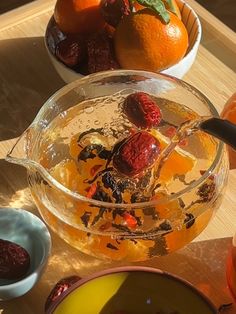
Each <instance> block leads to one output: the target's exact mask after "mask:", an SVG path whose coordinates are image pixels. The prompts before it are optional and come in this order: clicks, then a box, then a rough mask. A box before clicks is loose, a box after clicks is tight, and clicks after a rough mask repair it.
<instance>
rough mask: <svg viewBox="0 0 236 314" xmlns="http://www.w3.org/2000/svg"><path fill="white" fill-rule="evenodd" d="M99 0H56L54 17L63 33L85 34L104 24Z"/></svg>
mask: <svg viewBox="0 0 236 314" xmlns="http://www.w3.org/2000/svg"><path fill="white" fill-rule="evenodd" d="M100 2H101V0H57V2H56V5H55V9H54V18H55V21H56V23H57V24H58V26H59V28H60V30H61V31H63V32H65V33H77V34H83V33H85V34H87V33H92V32H94V31H97V30H99V29H100V28H102V26H103V25H104V20H103V18H102V15H101V12H100V7H99V5H100Z"/></svg>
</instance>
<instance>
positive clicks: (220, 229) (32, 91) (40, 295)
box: [0, 0, 236, 314]
mask: <svg viewBox="0 0 236 314" xmlns="http://www.w3.org/2000/svg"><path fill="white" fill-rule="evenodd" d="M187 2H188V3H189V4H190V5H191V6H192V7H193V8H194V9H195V10H196V12H197V13H198V15H199V17H200V19H201V22H202V26H203V40H202V43H201V46H200V49H199V53H198V56H197V59H196V62H195V63H194V65H193V67H192V68H191V70H190V71H189V72H188V73H187V75H186V76H185V77H184V80H185V81H187V82H188V83H190V84H192V85H194V86H195V87H196V88H198V89H199V90H200V91H201V92H203V93H204V94H205V95H206V96H207V97H208V98H209V99H210V101H211V102H212V103H213V104H214V105H215V106H216V108H217V109H218V111H219V112H220V111H221V110H222V108H223V106H224V104H225V102H226V100H227V99H228V98H229V97H230V96H231V95H232V94H233V93H234V92H236V73H235V70H236V63H235V56H236V34H235V33H234V32H233V31H231V30H230V29H229V28H228V27H227V26H225V25H224V24H222V23H221V22H220V21H219V20H217V19H216V18H215V17H214V16H212V15H211V14H210V13H209V12H207V11H206V10H205V9H203V8H202V7H201V6H200V5H199V4H197V3H196V2H195V1H194V0H188V1H187ZM54 4H55V1H54V0H37V1H35V2H33V3H30V4H27V5H25V6H24V7H21V8H18V9H16V10H13V11H11V12H9V13H6V14H4V15H2V16H1V19H0V45H1V49H0V60H1V62H0V91H1V92H0V158H2V159H0V206H1V207H16V208H25V209H27V210H30V211H32V212H33V213H35V214H36V215H39V214H38V212H37V209H36V208H35V206H34V204H33V203H32V200H31V197H30V192H29V189H28V186H27V180H26V172H25V170H24V169H23V168H21V167H19V166H16V165H12V164H8V163H7V162H5V161H4V159H3V157H4V154H5V153H6V151H7V150H8V149H9V148H10V147H11V145H12V139H14V138H15V137H18V136H19V135H20V134H21V133H22V132H23V131H24V130H25V129H26V128H27V127H28V126H29V124H30V123H31V122H32V121H33V119H34V117H35V115H36V114H37V112H38V110H39V109H40V108H41V106H42V105H43V103H44V102H45V101H46V100H47V99H48V98H49V96H51V95H52V94H53V93H54V92H55V91H56V90H58V89H59V88H60V87H62V86H63V85H64V84H65V83H64V82H63V81H62V80H61V78H60V77H59V76H58V74H57V73H56V71H55V70H54V68H53V66H52V65H51V63H50V60H49V57H48V55H47V52H46V50H45V47H44V42H43V35H44V32H45V29H46V25H47V22H48V20H49V18H50V16H51V14H52V10H53V6H54ZM235 232H236V170H235V171H231V172H230V176H229V182H228V186H227V189H226V192H225V196H224V200H223V203H222V205H221V207H220V209H219V210H218V212H217V214H216V216H215V217H214V219H213V220H212V221H211V222H210V224H209V225H208V227H207V228H206V229H205V231H204V232H203V233H202V234H201V235H200V236H199V237H198V238H197V239H195V241H194V242H193V243H191V244H189V245H188V246H187V247H185V248H184V249H181V250H179V251H178V252H176V253H173V254H171V255H169V256H165V257H162V258H154V259H152V260H150V261H147V262H142V263H135V264H138V265H145V266H152V267H155V268H160V269H163V270H166V271H169V272H172V273H174V274H176V275H180V276H181V277H182V278H185V279H187V280H189V281H190V282H191V283H192V284H194V285H195V286H196V287H197V288H199V289H200V290H201V291H203V292H204V293H205V294H206V295H207V296H208V297H210V299H211V300H212V301H213V302H214V303H215V305H216V306H219V305H221V304H223V303H230V302H232V299H231V296H230V294H229V291H228V288H227V284H226V280H225V260H226V256H227V252H228V249H229V246H230V243H231V240H232V235H233V234H234V233H235ZM52 240H53V250H52V255H51V257H50V259H49V263H48V266H47V269H46V270H45V272H44V274H43V276H42V278H41V280H40V281H39V282H38V284H37V285H36V286H35V287H34V288H33V289H32V290H31V291H30V292H29V293H27V294H26V295H25V296H23V297H21V298H18V299H15V300H11V301H8V302H0V313H3V314H16V313H21V314H32V313H33V314H41V313H43V308H44V302H45V300H46V297H47V295H48V293H49V291H50V290H51V288H52V287H53V285H54V284H55V283H56V282H57V281H58V280H59V279H61V278H62V277H65V276H68V275H72V274H79V275H80V276H86V275H88V274H91V273H93V272H94V271H97V270H101V269H104V268H108V267H109V266H110V265H109V263H108V262H107V263H106V262H104V261H102V262H101V261H99V260H96V259H94V258H89V257H87V256H85V255H83V254H81V253H79V252H78V251H77V250H75V249H73V248H71V247H69V246H68V245H67V244H66V243H64V241H62V240H61V239H59V238H58V237H57V236H56V235H55V234H53V233H52ZM113 265H114V264H113ZM116 265H121V264H120V263H119V264H118V263H117V264H116ZM55 269H56V270H57V271H55ZM36 304H37V306H36ZM19 309H20V310H19ZM225 313H230V314H233V313H236V306H235V305H233V306H232V307H231V308H230V309H229V310H227V311H225ZM199 314H200V313H199Z"/></svg>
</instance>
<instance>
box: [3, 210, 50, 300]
mask: <svg viewBox="0 0 236 314" xmlns="http://www.w3.org/2000/svg"><path fill="white" fill-rule="evenodd" d="M2 211H6V212H7V211H8V212H10V211H11V212H12V214H13V215H19V216H20V217H24V216H23V215H21V214H20V213H24V215H25V214H26V215H27V216H29V217H31V218H32V219H33V220H34V221H36V222H37V226H41V227H42V228H43V230H44V232H45V236H44V237H42V239H44V240H43V241H42V242H43V243H44V244H45V245H44V252H43V255H42V257H41V261H40V264H39V265H38V266H37V267H36V268H34V269H33V270H32V271H31V273H30V274H28V275H26V276H25V277H23V278H22V279H20V280H17V279H16V281H13V282H11V283H9V284H6V285H0V293H1V291H6V290H9V289H13V288H14V289H16V288H20V287H21V286H22V285H24V284H26V283H27V282H28V281H31V280H33V279H34V277H35V273H36V272H39V273H40V272H41V270H42V269H43V268H44V267H45V265H46V263H47V260H48V257H49V256H50V254H51V250H52V240H51V235H50V233H49V230H48V228H47V226H46V224H45V223H44V222H43V221H42V220H41V219H40V218H39V217H38V216H36V215H34V214H33V213H31V212H30V211H27V210H25V209H22V208H12V207H1V208H0V220H2V217H3V216H2ZM0 301H1V300H0Z"/></svg>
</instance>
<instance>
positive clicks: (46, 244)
mask: <svg viewBox="0 0 236 314" xmlns="http://www.w3.org/2000/svg"><path fill="white" fill-rule="evenodd" d="M0 239H3V240H7V241H11V242H14V243H16V244H18V245H20V246H22V247H23V248H24V249H26V250H27V252H28V253H29V255H30V268H29V270H28V272H27V274H26V275H25V276H24V277H23V278H21V279H18V280H7V279H0V301H5V300H10V299H13V298H16V297H19V296H21V295H24V294H25V293H27V292H28V291H29V290H31V289H32V288H33V286H34V285H35V284H36V283H37V281H38V280H39V278H40V277H41V275H42V273H43V270H44V268H45V266H46V264H47V260H48V257H49V255H50V252H51V236H50V233H49V231H48V229H47V227H46V225H45V224H44V223H43V222H42V220H40V219H39V218H38V217H37V216H35V215H33V214H32V213H30V212H28V211H26V210H23V209H15V208H0Z"/></svg>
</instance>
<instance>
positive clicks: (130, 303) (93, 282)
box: [47, 266, 217, 314]
mask: <svg viewBox="0 0 236 314" xmlns="http://www.w3.org/2000/svg"><path fill="white" fill-rule="evenodd" d="M52 313H53V314H67V313H68V314H78V313H81V314H118V313H119V314H159V313H161V314H162V313H163V314H172V313H173V314H190V313H191V314H200V313H201V314H203V313H204V314H217V310H216V308H215V307H214V306H213V304H212V303H211V302H210V301H209V300H208V299H207V298H206V297H205V296H204V295H203V294H202V293H201V292H199V291H198V290H197V289H196V288H194V287H193V286H192V285H191V284H190V283H188V282H187V281H184V280H183V279H180V278H178V277H176V276H174V275H171V274H169V273H166V272H163V271H161V270H158V269H154V268H148V267H138V266H128V267H119V268H113V269H108V270H105V271H102V272H99V273H96V274H94V275H92V276H89V277H87V278H85V279H81V280H80V281H78V282H77V283H75V284H74V285H72V286H71V287H70V288H69V289H68V290H66V291H65V292H64V293H63V294H62V295H61V296H60V297H58V298H57V300H56V301H55V302H54V303H53V304H51V307H50V308H49V309H48V311H47V314H52Z"/></svg>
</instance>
